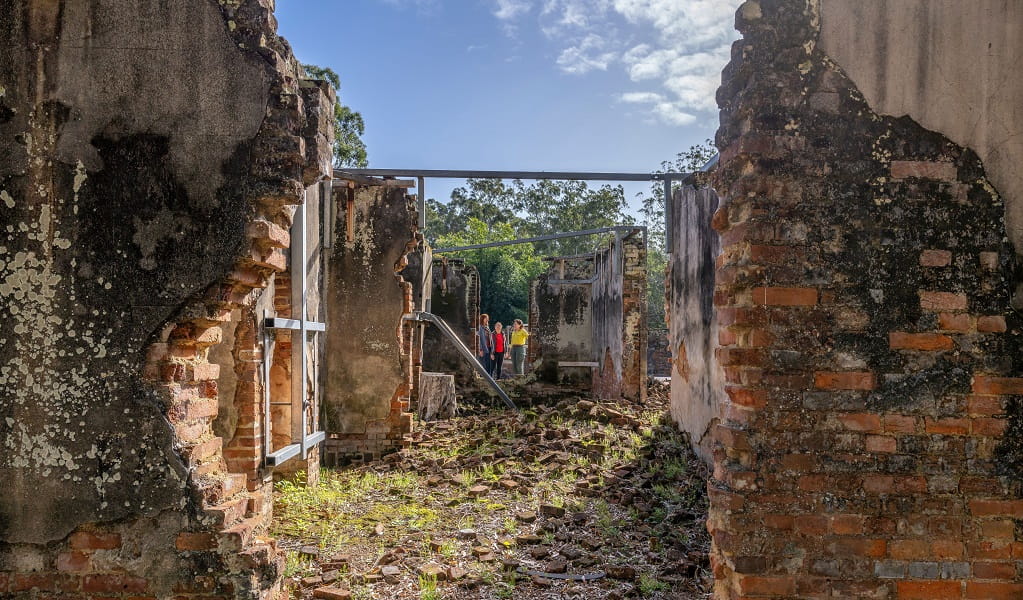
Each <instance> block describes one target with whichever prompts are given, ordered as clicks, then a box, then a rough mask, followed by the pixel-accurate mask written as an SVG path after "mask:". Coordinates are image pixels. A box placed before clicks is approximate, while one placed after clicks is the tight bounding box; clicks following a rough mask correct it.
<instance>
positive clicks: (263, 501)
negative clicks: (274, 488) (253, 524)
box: [245, 492, 273, 517]
mask: <svg viewBox="0 0 1023 600" xmlns="http://www.w3.org/2000/svg"><path fill="white" fill-rule="evenodd" d="M272 502H273V501H272V499H271V498H270V497H268V496H267V495H266V494H264V493H263V492H252V493H251V494H249V498H248V506H247V507H246V513H245V516H246V517H256V516H263V515H265V514H266V513H267V512H269V508H270V505H271V504H272Z"/></svg>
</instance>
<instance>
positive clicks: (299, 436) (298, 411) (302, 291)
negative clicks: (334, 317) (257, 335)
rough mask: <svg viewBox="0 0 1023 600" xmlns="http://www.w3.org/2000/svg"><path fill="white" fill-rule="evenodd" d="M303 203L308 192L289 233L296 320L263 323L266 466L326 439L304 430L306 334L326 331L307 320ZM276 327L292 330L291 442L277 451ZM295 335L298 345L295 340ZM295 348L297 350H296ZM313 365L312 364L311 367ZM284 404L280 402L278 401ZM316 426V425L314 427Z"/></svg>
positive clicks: (304, 452)
mask: <svg viewBox="0 0 1023 600" xmlns="http://www.w3.org/2000/svg"><path fill="white" fill-rule="evenodd" d="M306 202H308V195H307V197H306V198H305V202H303V203H302V204H300V205H299V206H298V207H297V208H296V210H295V217H294V220H293V221H292V235H291V298H292V314H293V315H294V314H295V313H296V312H297V313H298V318H297V319H282V318H278V317H270V316H269V315H266V318H265V319H264V322H263V326H264V327H263V331H264V348H263V369H264V381H265V384H264V386H263V388H264V391H263V396H264V407H265V412H264V414H265V415H266V416H265V422H264V435H265V439H264V447H265V455H266V456H265V464H266V466H268V467H274V466H277V465H280V464H282V463H284V462H285V461H287V460H289V459H292V458H295V457H298V456H301V458H302V459H305V458H306V457H307V456H308V455H309V448H311V447H313V446H315V445H316V444H319V443H320V442H322V441H323V440H324V439H325V438H326V433H325V432H323V431H314V432H313V433H310V434H307V433H306V431H308V429H309V422H308V419H307V418H306V409H307V408H309V405H310V403H309V400H308V396H309V381H308V365H307V360H306V357H307V354H308V347H307V344H308V342H309V339H308V334H309V333H310V332H312V334H313V339H312V342H313V345H314V346H315V345H316V342H317V341H318V337H317V336H318V333H319V332H321V331H325V330H326V325H325V324H324V323H319V322H315V321H309V320H308V319H309V296H308V292H307V287H308V270H309V265H308V261H307V258H308V256H307V251H306V244H307V241H308V240H307V238H308V235H309V232H308V230H307V228H306ZM278 329H288V330H290V331H292V332H293V333H292V341H291V361H292V363H291V374H292V376H291V403H290V404H291V444H289V445H287V446H285V447H284V448H281V449H279V450H277V451H272V450H273V440H272V439H271V435H270V433H271V429H270V406H271V404H275V403H271V402H270V389H269V388H270V385H269V383H270V366H271V364H272V353H271V351H270V350H271V348H272V341H273V339H272V335H271V332H273V331H276V330H278ZM296 334H297V338H298V339H297V342H298V343H297V344H296V343H295V342H296V339H295V337H296ZM296 347H297V352H296ZM314 368H315V366H314ZM281 404H283V403H281ZM314 425H315V422H314ZM314 428H315V427H314Z"/></svg>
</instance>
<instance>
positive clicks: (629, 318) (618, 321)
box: [591, 228, 649, 400]
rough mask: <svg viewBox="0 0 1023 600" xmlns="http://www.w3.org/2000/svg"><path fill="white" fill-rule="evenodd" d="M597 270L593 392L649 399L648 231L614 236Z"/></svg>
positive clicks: (596, 259)
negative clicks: (647, 393)
mask: <svg viewBox="0 0 1023 600" xmlns="http://www.w3.org/2000/svg"><path fill="white" fill-rule="evenodd" d="M593 270H594V281H593V286H592V288H591V298H592V300H591V301H592V311H593V314H592V317H591V322H592V328H593V333H592V335H593V346H592V347H593V354H592V357H593V358H592V359H591V360H593V361H594V362H596V363H597V367H595V368H594V369H593V392H594V394H595V395H596V396H597V397H598V398H605V399H614V398H620V397H625V398H630V399H633V400H642V399H645V398H646V387H647V386H646V378H647V335H648V327H649V324H648V323H647V298H646V229H642V228H637V229H635V230H633V231H631V232H629V233H626V234H623V235H620V236H619V235H616V236H615V238H614V239H613V240H612V241H611V243H610V244H609V246H608V248H607V249H605V250H602V251H600V252H597V253H595V254H594V269H593Z"/></svg>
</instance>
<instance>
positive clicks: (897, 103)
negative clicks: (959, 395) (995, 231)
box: [818, 0, 1023, 306]
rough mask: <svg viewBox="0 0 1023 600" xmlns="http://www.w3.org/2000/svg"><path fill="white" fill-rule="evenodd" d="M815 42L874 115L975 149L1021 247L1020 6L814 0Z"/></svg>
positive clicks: (950, 0)
mask: <svg viewBox="0 0 1023 600" xmlns="http://www.w3.org/2000/svg"><path fill="white" fill-rule="evenodd" d="M818 43H819V44H820V46H821V49H822V50H823V51H824V52H825V53H827V54H828V56H829V57H831V59H832V60H834V61H835V62H836V63H837V64H838V66H839V67H841V69H842V71H843V72H844V73H845V74H846V75H847V76H849V78H850V79H851V80H852V81H853V83H855V84H856V87H857V89H858V90H859V92H860V93H862V94H863V96H864V98H865V99H866V101H867V103H868V104H869V105H870V106H871V108H872V109H873V110H874V111H875V112H877V113H878V114H883V115H891V116H895V117H900V116H903V115H908V116H909V117H911V118H912V119H913V120H914V121H916V122H917V123H919V124H920V125H921V126H922V127H924V128H926V129H930V130H932V131H937V132H940V133H942V134H943V135H945V136H946V137H948V138H949V139H951V140H952V141H953V142H955V143H956V144H959V145H960V146H964V147H968V148H970V149H972V150H973V151H974V152H976V153H977V155H978V156H980V159H981V160H982V161H983V162H984V167H985V170H986V173H987V176H988V178H989V179H990V180H991V183H992V184H993V185H994V187H995V189H997V190H998V191H999V193H1000V194H1001V196H1002V199H1003V200H1004V201H1005V205H1006V211H1007V225H1008V227H1007V228H1008V232H1009V238H1010V239H1011V240H1012V243H1013V245H1014V246H1015V247H1016V252H1017V253H1023V178H1021V177H1019V165H1020V164H1023V102H1020V98H1021V97H1023V77H1020V76H1019V70H1020V64H1023V4H1021V3H1019V2H1014V1H1006V0H971V1H970V2H960V1H958V0H900V1H898V2H891V1H885V0H861V1H859V2H844V1H842V0H823V1H822V2H821V35H820V39H819V41H818ZM1018 302H1019V303H1023V299H1020V300H1018ZM1017 306H1023V304H1017Z"/></svg>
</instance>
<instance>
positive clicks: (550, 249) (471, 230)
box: [426, 179, 633, 327]
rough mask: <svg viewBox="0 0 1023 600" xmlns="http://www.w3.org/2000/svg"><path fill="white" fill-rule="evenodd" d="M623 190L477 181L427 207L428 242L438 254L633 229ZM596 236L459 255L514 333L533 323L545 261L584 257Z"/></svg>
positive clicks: (484, 305)
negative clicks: (516, 323) (535, 289)
mask: <svg viewBox="0 0 1023 600" xmlns="http://www.w3.org/2000/svg"><path fill="white" fill-rule="evenodd" d="M627 207H628V206H627V203H626V201H625V193H624V191H623V189H622V188H621V186H607V185H606V186H602V187H600V188H599V189H591V188H590V187H589V186H587V185H586V183H585V182H581V181H540V182H536V183H533V184H531V185H526V184H524V183H523V182H522V181H520V180H514V181H512V182H511V183H505V182H504V181H500V180H493V179H470V180H468V181H467V183H466V186H465V187H461V188H457V189H456V190H454V191H453V192H452V193H451V200H450V202H448V203H447V204H441V203H440V202H437V201H436V200H429V201H427V228H426V233H427V237H428V238H429V239H430V241H431V243H432V245H433V246H434V247H451V246H467V245H472V244H483V243H487V242H496V241H505V240H513V239H520V238H527V237H536V236H541V235H546V234H551V233H563V232H569V231H579V230H584V229H595V228H599V227H607V226H611V225H622V224H628V223H632V222H633V219H632V217H631V216H629V215H628V214H626V209H627ZM601 241H602V240H600V239H599V238H597V237H596V236H587V237H579V238H567V239H563V240H554V241H548V242H540V243H535V244H522V245H515V246H502V247H497V248H487V249H483V250H473V251H465V252H461V253H459V254H458V256H459V257H461V258H464V259H465V260H466V262H468V263H470V264H473V265H476V268H477V269H478V270H479V273H480V283H481V292H480V302H481V310H482V312H485V313H488V314H490V315H491V325H493V323H494V321H502V322H503V323H504V325H505V326H506V327H509V326H510V325H511V321H512V319H522V320H523V321H526V320H527V317H528V312H529V310H528V309H529V307H528V302H529V282H530V280H532V279H533V278H535V277H537V276H538V275H539V274H540V273H542V272H543V271H544V270H545V269H546V266H547V265H546V264H545V263H544V262H543V260H541V258H540V257H542V256H558V255H573V254H582V253H586V252H591V251H593V250H594V249H595V248H596V247H598V245H599V244H600V243H601Z"/></svg>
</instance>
